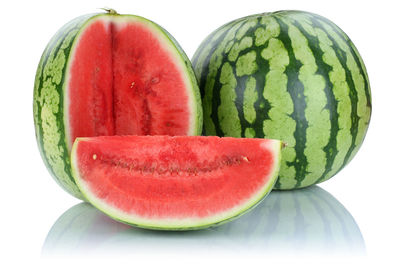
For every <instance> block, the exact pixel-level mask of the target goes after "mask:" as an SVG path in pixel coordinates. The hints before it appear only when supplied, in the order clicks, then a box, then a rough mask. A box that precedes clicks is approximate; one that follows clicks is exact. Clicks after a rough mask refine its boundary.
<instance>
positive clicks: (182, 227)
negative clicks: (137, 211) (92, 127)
mask: <svg viewBox="0 0 400 267" xmlns="http://www.w3.org/2000/svg"><path fill="white" fill-rule="evenodd" d="M80 140H85V138H77V139H76V140H75V142H74V144H73V146H72V151H71V163H72V164H71V165H72V174H73V177H74V179H75V183H76V184H77V186H78V188H79V189H80V192H81V193H82V195H83V196H84V198H85V199H86V201H88V202H89V203H91V204H92V205H93V206H94V207H95V208H97V209H98V210H100V211H101V212H103V213H104V214H106V215H108V216H109V217H111V218H113V219H114V220H116V221H119V222H122V223H125V224H128V225H131V226H135V227H139V228H143V229H150V230H168V231H186V230H199V229H204V228H208V227H211V226H218V225H221V224H224V223H227V222H229V221H232V220H234V219H236V218H237V217H239V216H242V215H243V214H245V213H247V212H249V211H250V210H252V209H253V208H255V207H256V206H257V204H259V203H260V202H261V201H262V200H264V198H266V197H267V196H268V194H269V193H270V192H271V190H272V189H273V187H274V185H275V183H276V181H277V178H278V174H279V167H280V162H281V149H282V146H283V145H282V142H281V141H279V140H276V141H275V142H274V144H273V145H272V146H271V150H270V151H272V152H273V154H274V155H275V156H276V157H275V162H274V165H273V166H272V171H271V172H270V174H269V179H268V182H267V183H266V184H265V185H264V187H263V188H262V189H260V190H259V192H258V193H257V194H255V195H254V196H253V197H252V198H251V199H250V200H248V201H247V202H246V203H244V204H242V205H240V206H239V207H238V208H236V209H235V210H233V211H230V212H228V213H227V214H225V215H224V216H222V217H221V218H219V219H218V217H212V218H211V219H208V221H207V220H204V222H201V221H200V222H197V223H186V224H185V223H184V222H182V221H181V222H179V223H176V222H175V223H171V224H168V223H160V222H159V221H156V220H153V221H152V222H150V221H148V222H147V223H146V222H145V221H144V220H143V221H142V222H140V221H139V220H138V221H135V220H132V219H131V217H129V215H124V214H123V213H121V212H119V211H118V210H117V209H115V208H113V207H110V206H107V205H106V204H103V202H102V201H100V200H99V199H98V198H97V197H95V196H94V195H93V194H91V192H90V190H89V189H88V188H87V187H86V186H85V185H84V183H83V182H81V181H82V178H81V176H80V174H79V170H78V169H77V166H78V163H77V162H76V159H77V156H76V150H77V146H78V143H79V141H80ZM214 218H216V219H214ZM193 221H195V220H193Z"/></svg>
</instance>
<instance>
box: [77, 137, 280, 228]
mask: <svg viewBox="0 0 400 267" xmlns="http://www.w3.org/2000/svg"><path fill="white" fill-rule="evenodd" d="M281 145H282V143H281V141H278V140H268V139H256V138H230V137H225V138H219V137H211V136H210V137H204V136H203V137H202V136H175V137H171V136H106V137H91V138H77V139H76V141H75V143H74V146H73V148H72V152H71V162H72V170H73V176H74V178H75V181H76V184H77V185H78V187H79V189H80V191H81V192H82V194H83V195H84V196H85V198H86V199H87V200H88V201H89V202H90V203H92V204H93V205H94V206H95V207H97V208H98V209H99V210H101V211H103V212H104V213H106V214H107V215H109V216H111V217H113V218H114V219H116V220H119V221H122V222H124V223H127V224H131V225H135V226H139V227H143V228H150V229H164V230H188V229H199V228H205V227H208V226H211V225H215V224H219V223H222V222H226V221H228V220H230V219H232V218H234V217H236V216H238V215H240V214H242V213H243V212H245V211H247V210H249V208H251V207H253V206H254V205H255V204H257V203H258V202H259V201H261V200H262V199H263V198H264V197H265V196H266V195H267V194H268V193H269V192H270V190H271V189H272V187H273V186H274V184H275V181H276V178H277V174H278V170H279V163H280V155H281V152H280V151H281Z"/></svg>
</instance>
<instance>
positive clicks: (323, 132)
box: [286, 21, 330, 187]
mask: <svg viewBox="0 0 400 267" xmlns="http://www.w3.org/2000/svg"><path fill="white" fill-rule="evenodd" d="M286 24H287V25H288V34H289V37H290V39H291V43H292V48H293V53H294V55H295V57H296V59H297V60H299V61H300V62H301V63H302V66H301V67H300V69H299V80H300V81H301V83H302V84H303V86H304V96H305V98H306V103H307V104H306V107H305V110H304V113H305V117H306V120H307V122H308V127H307V130H306V140H307V143H306V147H305V149H304V155H305V156H306V158H307V162H308V165H307V173H308V174H307V176H306V179H304V180H303V181H302V182H301V185H300V186H301V187H302V186H307V185H309V184H311V182H310V181H315V180H317V179H318V178H319V177H320V176H321V175H322V174H323V172H324V166H325V164H326V154H325V152H324V151H323V148H324V147H325V146H326V145H327V144H328V142H329V136H330V135H329V132H330V119H329V111H328V110H326V109H324V107H325V106H326V104H327V99H326V95H325V92H324V88H325V85H326V84H325V80H324V78H323V76H322V75H319V74H316V71H317V70H318V66H317V64H316V63H315V58H314V55H313V53H312V51H311V49H310V46H309V43H308V41H307V39H306V38H305V36H304V35H303V34H302V33H301V32H300V31H299V29H298V28H297V27H295V26H293V25H292V24H291V23H289V22H288V21H287V22H286Z"/></svg>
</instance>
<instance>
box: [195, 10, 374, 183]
mask: <svg viewBox="0 0 400 267" xmlns="http://www.w3.org/2000/svg"><path fill="white" fill-rule="evenodd" d="M192 62H193V65H194V70H195V73H196V75H197V80H198V81H199V85H200V92H201V95H202V100H203V109H204V130H203V132H204V133H205V134H206V135H218V136H234V137H259V138H262V137H265V138H270V139H280V140H283V141H284V142H285V143H287V144H288V146H287V147H286V148H285V149H284V151H283V152H282V158H283V160H282V163H281V164H282V165H281V171H280V174H279V179H278V182H277V184H276V185H275V188H276V189H293V188H301V187H306V186H309V185H312V184H316V183H320V182H322V181H325V180H327V179H329V178H331V177H332V176H333V175H335V174H336V173H337V172H338V171H340V170H341V169H342V168H343V167H344V166H346V164H347V163H348V162H350V160H351V159H352V158H353V157H354V155H355V154H356V152H357V151H358V150H359V148H360V146H361V144H362V142H363V140H364V137H365V135H366V132H367V128H368V124H369V121H370V117H371V92H370V85H369V80H368V74H367V72H366V68H365V65H364V63H363V60H362V58H361V57H360V54H359V52H358V51H357V49H356V47H355V46H354V44H353V43H352V41H351V40H350V39H349V37H348V36H347V35H346V34H345V33H344V32H343V31H342V30H341V29H340V28H339V27H337V26H336V25H335V24H334V23H333V22H331V21H329V20H328V19H326V18H324V17H321V16H319V15H316V14H312V13H308V12H303V11H278V12H274V13H263V14H257V15H252V16H248V17H245V18H241V19H238V20H236V21H232V22H230V23H228V24H226V25H224V26H222V27H220V28H219V29H217V30H215V31H214V32H213V33H211V34H210V35H209V36H208V37H207V38H206V39H205V40H204V41H203V43H202V44H201V45H200V47H199V48H198V50H197V51H196V53H195V55H194V57H193V60H192Z"/></svg>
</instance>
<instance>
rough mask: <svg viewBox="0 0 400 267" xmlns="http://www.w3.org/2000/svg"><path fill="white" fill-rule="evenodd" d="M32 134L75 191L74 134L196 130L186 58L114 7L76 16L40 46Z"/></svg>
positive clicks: (154, 28)
mask: <svg viewBox="0 0 400 267" xmlns="http://www.w3.org/2000/svg"><path fill="white" fill-rule="evenodd" d="M33 106H34V119H35V126H36V127H35V128H36V137H37V141H38V144H39V148H40V151H41V153H42V156H43V159H44V161H45V163H46V165H47V167H48V168H49V170H50V172H51V173H52V174H53V176H54V177H55V179H56V181H57V182H59V184H60V185H61V186H62V187H63V188H65V189H66V190H67V191H68V192H70V193H71V194H73V195H74V196H76V197H79V198H81V197H82V196H81V194H80V192H79V190H78V188H77V187H76V185H75V183H74V180H73V178H72V175H71V171H70V162H69V154H70V150H71V147H72V144H73V142H74V140H75V138H76V137H90V136H100V135H102V136H104V135H107V136H108V135H198V134H200V133H201V127H202V109H201V104H200V93H199V89H198V86H197V82H196V78H195V76H194V73H193V69H192V66H191V63H190V61H189V59H188V58H187V56H186V55H185V53H184V52H183V50H182V49H181V48H180V47H179V45H178V44H177V42H176V41H175V40H174V38H173V37H172V36H171V35H170V34H169V33H168V32H167V31H165V30H164V29H163V28H161V27H160V26H159V25H157V24H156V23H154V22H151V21H149V20H147V19H144V18H142V17H138V16H133V15H119V14H116V13H115V12H110V13H107V14H94V15H93V14H92V15H85V16H81V17H78V18H76V19H74V20H73V21H71V22H70V23H68V24H66V25H65V26H64V27H63V28H61V29H60V31H59V32H58V33H57V34H56V35H55V36H54V37H53V39H52V40H51V41H50V43H49V45H48V46H47V47H46V49H45V51H44V53H43V55H42V58H41V61H40V63H39V66H38V70H37V74H36V81H35V89H34V105H33Z"/></svg>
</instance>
